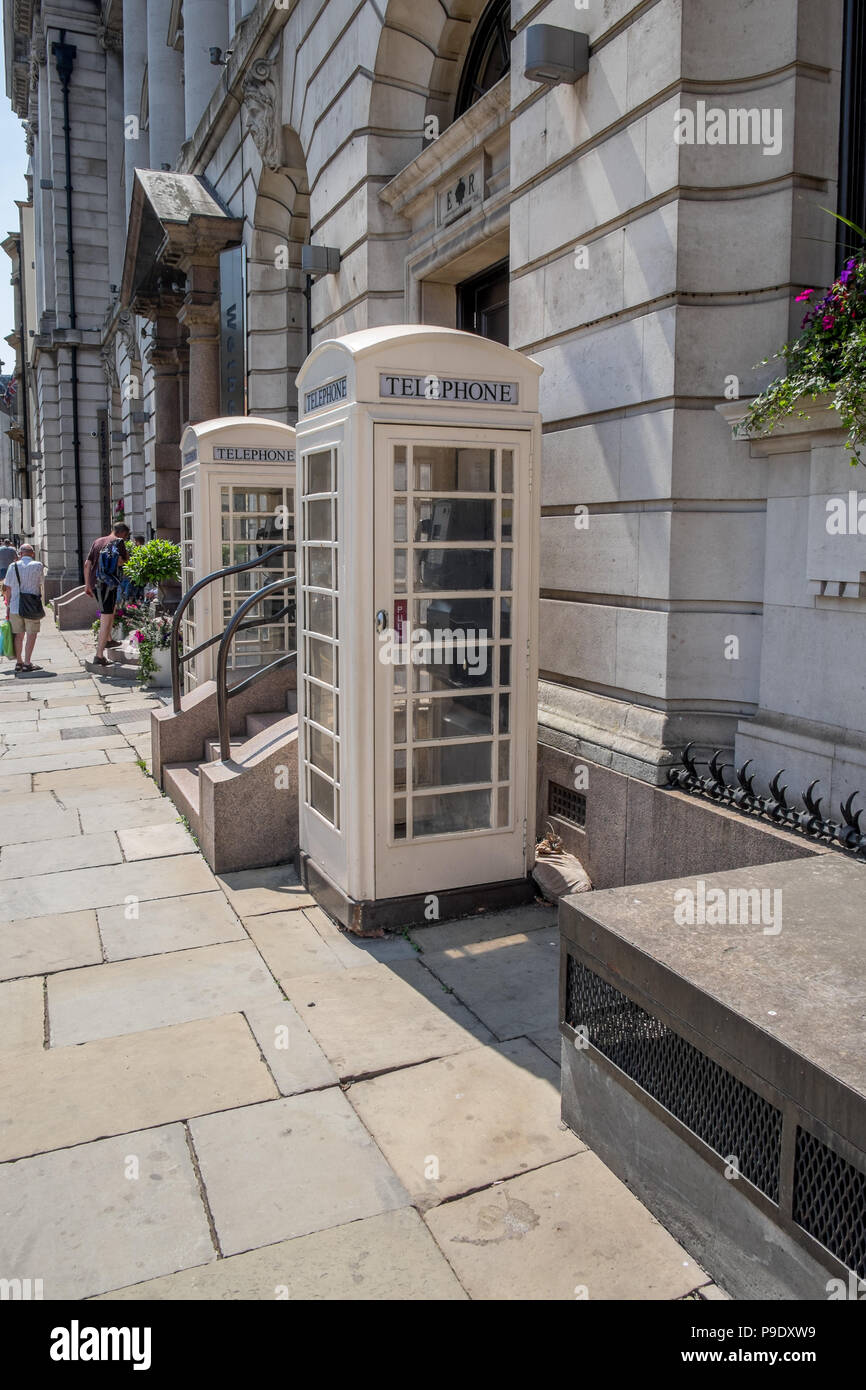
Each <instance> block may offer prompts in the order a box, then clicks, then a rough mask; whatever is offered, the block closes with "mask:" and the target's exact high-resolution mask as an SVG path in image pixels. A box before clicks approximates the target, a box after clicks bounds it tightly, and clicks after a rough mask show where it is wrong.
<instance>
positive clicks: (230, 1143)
mask: <svg viewBox="0 0 866 1390" xmlns="http://www.w3.org/2000/svg"><path fill="white" fill-rule="evenodd" d="M190 1132H191V1134H192V1137H193V1143H194V1146H195V1151H196V1155H197V1157H198V1162H199V1168H200V1170H201V1175H202V1181H203V1183H204V1186H205V1190H206V1192H207V1197H208V1203H209V1205H210V1209H211V1213H212V1215H213V1219H214V1225H215V1227H216V1232H217V1237H218V1239H219V1243H220V1247H221V1249H222V1251H223V1253H224V1254H226V1255H236V1254H240V1252H241V1251H243V1250H250V1249H254V1248H255V1247H257V1246H260V1245H270V1244H272V1243H273V1242H275V1241H278V1240H287V1239H289V1238H290V1237H293V1236H302V1235H308V1234H309V1233H310V1232H311V1231H320V1230H323V1229H325V1228H326V1227H329V1226H340V1225H343V1224H344V1223H345V1222H347V1221H358V1220H360V1219H361V1218H362V1217H365V1216H375V1215H377V1214H379V1213H380V1212H383V1211H393V1210H395V1209H396V1208H398V1207H405V1206H408V1205H409V1198H408V1195H407V1193H406V1192H405V1190H404V1188H403V1187H402V1185H401V1183H400V1182H398V1180H397V1179H396V1178H395V1176H394V1174H393V1173H392V1172H391V1170H390V1168H389V1167H388V1165H387V1163H386V1162H385V1160H384V1159H383V1157H382V1155H381V1153H380V1152H379V1150H378V1148H377V1147H376V1145H375V1144H374V1143H373V1140H372V1139H371V1138H370V1136H369V1134H368V1133H367V1131H366V1130H365V1129H364V1126H363V1125H362V1124H361V1122H360V1120H359V1119H358V1117H357V1115H356V1114H355V1112H354V1111H353V1109H352V1107H351V1106H350V1105H349V1103H348V1101H347V1100H346V1097H345V1096H344V1095H343V1093H342V1092H341V1091H340V1090H338V1089H336V1088H332V1089H331V1090H328V1091H313V1092H310V1093H308V1094H307V1095H302V1096H291V1097H288V1098H287V1099H285V1100H276V1101H271V1102H269V1103H268V1104H265V1105H253V1106H246V1107H245V1108H244V1109H242V1110H234V1111H226V1112H224V1113H223V1114H221V1115H206V1116H204V1117H202V1118H200V1119H197V1120H192V1121H191V1122H190Z"/></svg>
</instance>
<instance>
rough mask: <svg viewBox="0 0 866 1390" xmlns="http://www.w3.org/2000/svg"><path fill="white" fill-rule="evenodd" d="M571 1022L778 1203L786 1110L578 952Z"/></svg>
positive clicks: (568, 1012) (571, 962)
mask: <svg viewBox="0 0 866 1390" xmlns="http://www.w3.org/2000/svg"><path fill="white" fill-rule="evenodd" d="M565 1022H566V1023H567V1024H569V1025H570V1026H571V1027H572V1028H585V1029H586V1036H587V1037H588V1039H589V1041H590V1042H591V1043H592V1045H593V1047H595V1048H597V1049H598V1051H599V1052H601V1053H602V1054H603V1055H604V1056H605V1057H608V1058H609V1059H610V1061H611V1062H613V1063H615V1065H616V1066H618V1067H619V1068H620V1070H621V1071H624V1072H625V1074H626V1076H629V1077H631V1079H632V1080H633V1081H635V1082H637V1084H638V1085H639V1086H640V1087H641V1088H642V1089H643V1090H644V1091H646V1092H647V1093H648V1094H649V1095H651V1096H652V1097H653V1099H654V1100H656V1101H658V1103H659V1105H663V1106H664V1108H665V1109H666V1110H667V1111H669V1112H670V1114H671V1115H673V1116H675V1117H676V1119H678V1120H680V1121H681V1122H682V1124H684V1125H686V1126H687V1127H688V1128H689V1129H690V1130H691V1131H692V1133H693V1134H696V1135H697V1136H698V1138H699V1139H702V1140H703V1141H704V1143H705V1144H708V1145H709V1147H710V1148H711V1149H713V1150H714V1151H715V1152H716V1153H717V1154H719V1156H720V1157H721V1158H724V1159H726V1160H727V1159H729V1158H731V1157H734V1158H736V1160H737V1166H738V1169H739V1171H740V1173H741V1174H742V1176H743V1177H744V1178H747V1179H748V1181H749V1182H751V1183H753V1184H754V1185H755V1187H757V1188H758V1189H759V1190H760V1191H761V1192H763V1193H765V1194H766V1196H767V1197H769V1198H770V1199H771V1201H773V1202H778V1200H779V1158H780V1153H781V1138H782V1113H781V1111H780V1110H777V1109H776V1107H775V1106H774V1105H771V1104H770V1102H769V1101H767V1100H764V1099H763V1097H762V1096H759V1095H757V1094H756V1092H755V1091H753V1090H752V1089H751V1088H750V1087H749V1086H746V1085H744V1083H743V1082H742V1081H738V1080H737V1078H736V1077H735V1076H732V1075H731V1073H730V1072H729V1071H726V1070H725V1068H724V1067H720V1066H719V1065H718V1063H717V1062H714V1061H712V1059H711V1058H709V1057H706V1056H705V1055H704V1053H702V1052H700V1051H699V1050H698V1049H697V1048H696V1047H693V1046H692V1044H691V1043H689V1042H686V1040H685V1038H682V1037H680V1035H679V1034H678V1033H675V1032H674V1031H673V1030H672V1029H671V1028H668V1027H667V1025H666V1024H664V1023H662V1022H661V1020H660V1019H658V1018H654V1017H653V1015H652V1014H649V1013H647V1012H646V1010H645V1009H642V1008H641V1007H640V1005H639V1004H635V1003H634V1002H633V1000H631V999H629V998H628V996H627V995H625V994H622V993H621V992H620V991H619V990H617V989H614V987H613V986H612V985H609V984H608V983H607V981H606V980H603V979H602V978H601V977H600V976H599V975H596V974H595V973H594V972H593V971H592V970H589V969H587V967H586V966H585V965H583V964H582V963H581V962H580V961H578V960H575V958H574V957H573V956H569V957H568V967H567V976H566V1006H565Z"/></svg>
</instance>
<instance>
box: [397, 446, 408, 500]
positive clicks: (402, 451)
mask: <svg viewBox="0 0 866 1390" xmlns="http://www.w3.org/2000/svg"><path fill="white" fill-rule="evenodd" d="M407 481H408V469H407V467H406V446H405V444H398V445H397V446H396V447H395V449H394V491H395V492H405V491H406V483H407Z"/></svg>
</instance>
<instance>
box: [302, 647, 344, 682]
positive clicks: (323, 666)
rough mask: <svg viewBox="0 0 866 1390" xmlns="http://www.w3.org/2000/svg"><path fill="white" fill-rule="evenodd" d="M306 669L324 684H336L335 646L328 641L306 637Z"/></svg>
mask: <svg viewBox="0 0 866 1390" xmlns="http://www.w3.org/2000/svg"><path fill="white" fill-rule="evenodd" d="M307 670H308V671H309V673H310V675H311V676H315V678H316V680H317V681H322V682H323V684H324V685H337V684H338V664H337V648H336V647H335V646H332V645H331V643H330V642H320V641H319V640H318V639H317V638H315V637H308V638H307Z"/></svg>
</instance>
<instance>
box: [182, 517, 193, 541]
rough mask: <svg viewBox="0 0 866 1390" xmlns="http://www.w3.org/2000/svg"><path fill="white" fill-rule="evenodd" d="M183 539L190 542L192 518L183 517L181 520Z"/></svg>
mask: <svg viewBox="0 0 866 1390" xmlns="http://www.w3.org/2000/svg"><path fill="white" fill-rule="evenodd" d="M183 538H184V540H185V541H191V540H192V517H191V516H185V517H184V519H183Z"/></svg>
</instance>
